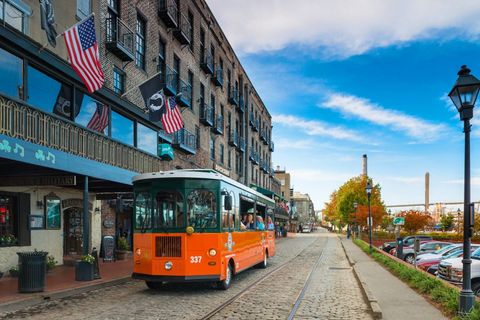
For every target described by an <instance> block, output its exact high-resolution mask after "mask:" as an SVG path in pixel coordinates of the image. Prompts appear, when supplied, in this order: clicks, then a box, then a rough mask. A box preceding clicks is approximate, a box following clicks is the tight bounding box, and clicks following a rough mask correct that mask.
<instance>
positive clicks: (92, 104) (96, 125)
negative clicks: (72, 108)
mask: <svg viewBox="0 0 480 320" xmlns="http://www.w3.org/2000/svg"><path fill="white" fill-rule="evenodd" d="M79 105H80V110H79V112H78V116H77V117H76V118H75V122H77V123H78V124H80V125H82V126H84V127H86V128H88V129H90V130H93V131H96V132H99V133H101V134H108V124H109V119H110V115H109V108H108V106H106V105H104V104H103V103H101V102H100V101H97V100H95V99H93V98H92V97H90V96H89V95H86V94H84V95H83V99H82V101H81V103H79ZM75 113H77V111H76V112H75Z"/></svg>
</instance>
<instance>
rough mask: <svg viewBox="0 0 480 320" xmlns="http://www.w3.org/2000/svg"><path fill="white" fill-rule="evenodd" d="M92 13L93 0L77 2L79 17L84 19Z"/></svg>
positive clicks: (78, 0) (79, 0)
mask: <svg viewBox="0 0 480 320" xmlns="http://www.w3.org/2000/svg"><path fill="white" fill-rule="evenodd" d="M91 12H92V3H91V0H77V17H78V18H80V19H84V18H86V17H88V15H89V14H90V13H91Z"/></svg>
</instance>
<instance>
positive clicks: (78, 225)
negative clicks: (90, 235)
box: [64, 207, 83, 255]
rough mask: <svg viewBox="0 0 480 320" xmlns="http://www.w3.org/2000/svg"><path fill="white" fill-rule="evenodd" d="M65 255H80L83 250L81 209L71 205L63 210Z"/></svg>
mask: <svg viewBox="0 0 480 320" xmlns="http://www.w3.org/2000/svg"><path fill="white" fill-rule="evenodd" d="M64 213H65V219H64V221H65V225H64V239H65V245H64V249H65V255H81V254H82V251H83V245H82V244H83V242H82V240H83V239H82V238H83V217H82V216H83V209H82V208H77V207H72V208H68V209H66V210H65V211H64Z"/></svg>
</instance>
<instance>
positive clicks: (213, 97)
mask: <svg viewBox="0 0 480 320" xmlns="http://www.w3.org/2000/svg"><path fill="white" fill-rule="evenodd" d="M210 106H212V109H213V113H215V95H214V94H213V93H211V94H210Z"/></svg>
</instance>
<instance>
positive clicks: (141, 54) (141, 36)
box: [135, 16, 147, 70]
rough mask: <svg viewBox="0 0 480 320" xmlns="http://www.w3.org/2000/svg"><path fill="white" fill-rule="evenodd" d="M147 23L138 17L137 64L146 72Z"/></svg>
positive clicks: (136, 38)
mask: <svg viewBox="0 0 480 320" xmlns="http://www.w3.org/2000/svg"><path fill="white" fill-rule="evenodd" d="M146 25H147V23H146V22H145V20H144V19H143V18H142V17H140V16H137V28H136V37H135V64H136V65H137V66H138V67H139V68H141V69H143V70H145V32H146V30H145V29H146Z"/></svg>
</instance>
